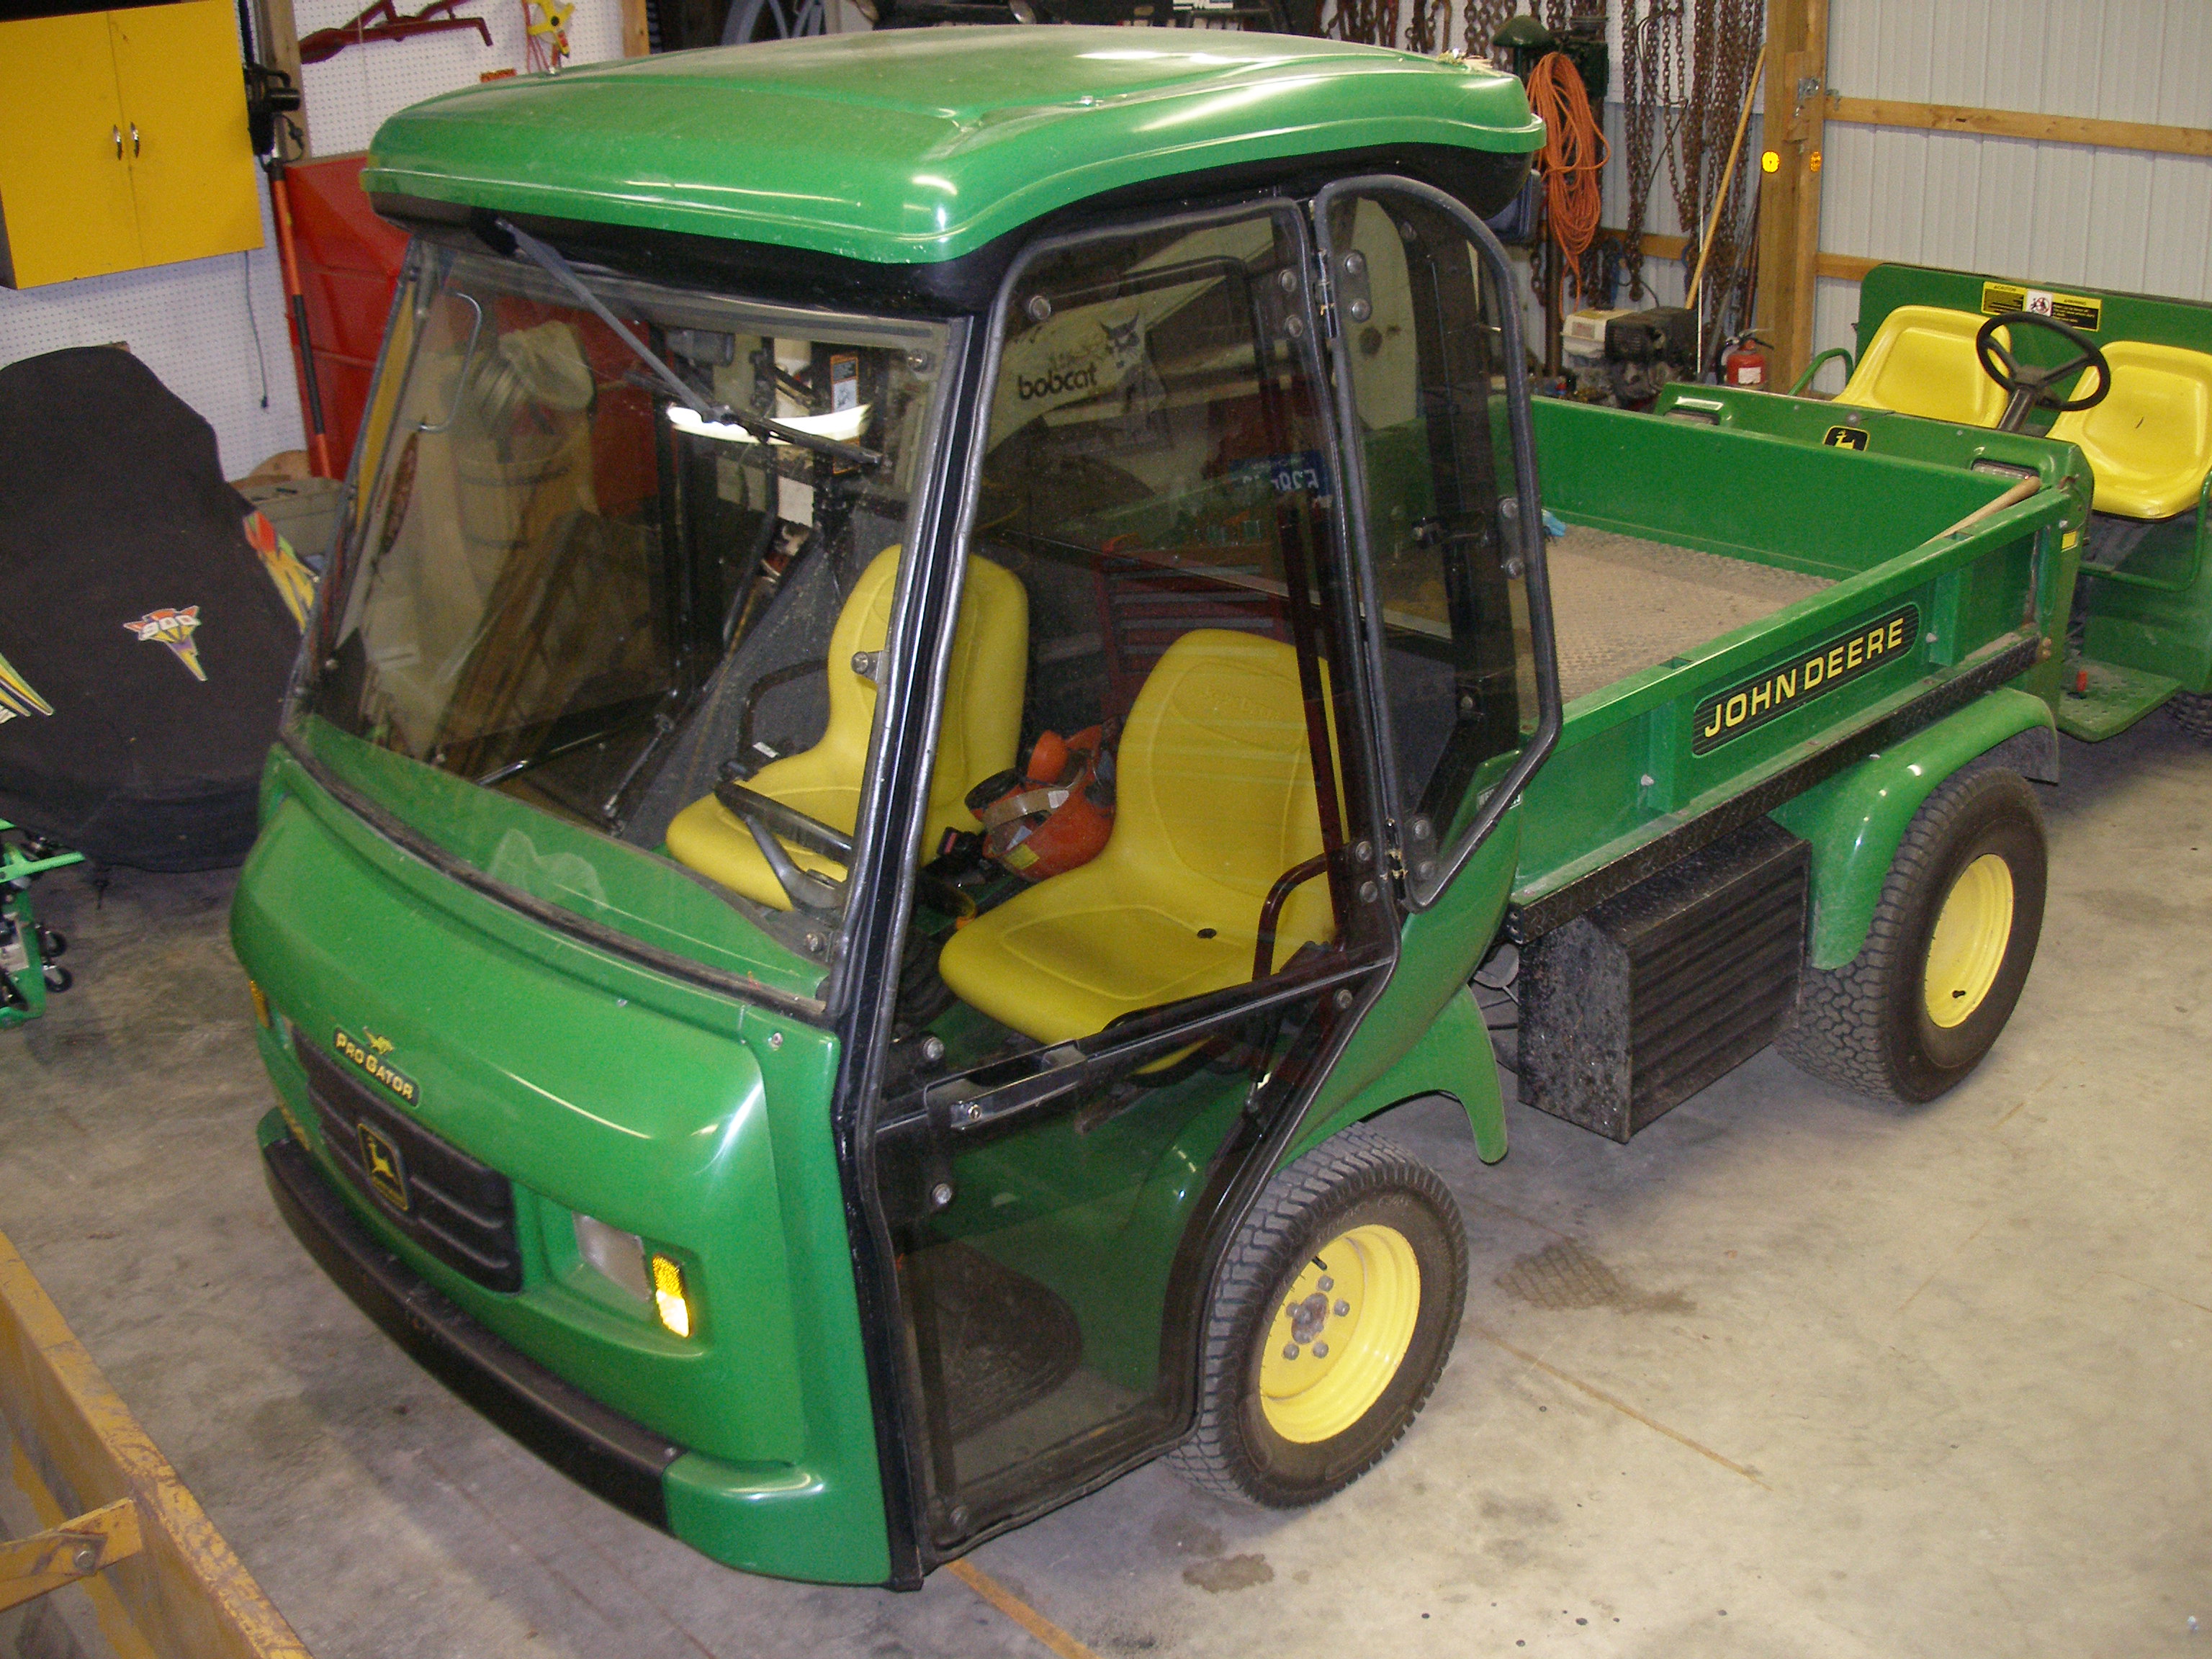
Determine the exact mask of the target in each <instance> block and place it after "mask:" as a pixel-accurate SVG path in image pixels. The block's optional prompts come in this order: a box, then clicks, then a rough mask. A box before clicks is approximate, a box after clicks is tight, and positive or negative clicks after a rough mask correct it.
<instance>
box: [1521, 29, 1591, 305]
mask: <svg viewBox="0 0 2212 1659" xmlns="http://www.w3.org/2000/svg"><path fill="white" fill-rule="evenodd" d="M1528 107H1529V108H1530V109H1531V110H1532V111H1534V112H1535V113H1536V114H1538V115H1540V116H1541V117H1542V118H1543V121H1544V148H1543V149H1542V151H1541V153H1540V154H1539V155H1537V157H1536V170H1537V171H1538V172H1539V173H1542V174H1543V177H1544V203H1545V207H1546V210H1547V211H1546V218H1547V220H1548V222H1549V223H1550V226H1551V237H1552V240H1553V241H1554V242H1556V243H1557V244H1559V252H1560V253H1561V254H1563V255H1564V256H1565V259H1566V264H1567V270H1568V272H1569V273H1570V275H1571V276H1572V277H1573V279H1574V285H1575V298H1576V300H1577V302H1579V301H1580V300H1581V298H1582V287H1583V284H1582V264H1583V254H1584V253H1586V252H1589V245H1590V240H1591V238H1593V237H1595V235H1596V234H1597V222H1598V213H1599V210H1600V205H1601V199H1602V191H1601V182H1602V179H1603V175H1604V171H1605V161H1606V155H1607V146H1606V142H1605V134H1604V132H1603V131H1601V130H1600V129H1599V126H1598V124H1597V121H1596V118H1595V117H1594V116H1592V115H1591V113H1590V106H1589V93H1588V92H1587V91H1586V90H1584V88H1583V77H1582V76H1581V75H1580V74H1579V73H1577V70H1576V69H1575V66H1574V64H1571V63H1570V62H1569V61H1568V59H1567V57H1566V55H1565V53H1564V52H1553V53H1552V54H1551V55H1550V56H1549V57H1548V58H1545V59H1544V60H1543V61H1542V62H1541V63H1540V64H1537V65H1536V67H1535V69H1534V70H1532V71H1531V72H1530V73H1529V76H1528Z"/></svg>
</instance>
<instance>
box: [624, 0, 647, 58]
mask: <svg viewBox="0 0 2212 1659" xmlns="http://www.w3.org/2000/svg"><path fill="white" fill-rule="evenodd" d="M622 19H623V57H625V58H642V57H644V56H645V55H646V53H647V52H651V51H652V50H653V33H652V31H651V30H649V29H648V28H647V27H646V26H645V0H622Z"/></svg>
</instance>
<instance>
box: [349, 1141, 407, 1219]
mask: <svg viewBox="0 0 2212 1659" xmlns="http://www.w3.org/2000/svg"><path fill="white" fill-rule="evenodd" d="M354 1127H355V1131H356V1134H357V1136H358V1137H359V1139H360V1141H361V1167H362V1172H363V1173H364V1174H366V1175H367V1176H368V1184H369V1186H370V1188H372V1189H373V1190H374V1192H375V1194H376V1195H377V1196H378V1197H379V1198H380V1199H382V1200H384V1201H385V1202H386V1203H387V1204H389V1205H390V1206H392V1208H393V1209H395V1210H404V1209H406V1208H408V1207H409V1205H408V1201H407V1160H406V1159H404V1158H402V1157H401V1156H400V1155H399V1148H398V1147H397V1146H393V1145H392V1143H391V1142H390V1141H388V1140H386V1139H385V1138H384V1137H383V1136H382V1135H380V1134H379V1133H377V1132H376V1131H375V1130H374V1129H372V1128H370V1127H368V1124H366V1123H360V1124H356V1125H355V1126H354Z"/></svg>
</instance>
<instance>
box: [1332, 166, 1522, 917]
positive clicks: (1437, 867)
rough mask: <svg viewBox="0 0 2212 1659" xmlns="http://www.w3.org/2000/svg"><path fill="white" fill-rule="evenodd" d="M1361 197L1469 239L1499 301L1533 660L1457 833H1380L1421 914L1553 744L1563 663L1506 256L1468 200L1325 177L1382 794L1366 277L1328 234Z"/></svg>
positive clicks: (1395, 827)
mask: <svg viewBox="0 0 2212 1659" xmlns="http://www.w3.org/2000/svg"><path fill="white" fill-rule="evenodd" d="M1362 196H1368V197H1373V196H1396V197H1404V198H1406V199H1407V200H1410V201H1413V202H1416V203H1419V204H1423V205H1425V206H1426V207H1428V208H1429V209H1431V210H1434V211H1436V212H1438V213H1441V214H1443V216H1445V217H1446V218H1447V219H1449V220H1450V221H1451V222H1453V223H1454V224H1455V226H1456V227H1457V228H1459V229H1460V230H1462V231H1463V232H1464V233H1465V234H1466V235H1467V238H1468V242H1469V243H1470V244H1471V245H1472V246H1474V249H1475V251H1476V253H1477V256H1478V258H1480V260H1481V261H1482V264H1483V267H1484V270H1486V273H1487V275H1488V276H1490V278H1491V280H1492V283H1493V284H1494V291H1495V293H1496V294H1497V295H1498V296H1499V297H1500V299H1501V301H1502V302H1503V303H1501V305H1500V307H1499V313H1498V329H1499V332H1500V335H1501V355H1502V356H1503V357H1504V380H1505V397H1506V418H1507V421H1508V423H1509V426H1510V431H1511V441H1512V457H1513V464H1514V486H1515V487H1514V493H1513V494H1512V495H1510V497H1508V498H1506V499H1505V500H1504V501H1500V503H1499V504H1498V512H1499V518H1500V520H1501V523H1500V530H1501V532H1502V534H1501V536H1500V538H1499V541H1500V544H1501V548H1502V550H1503V551H1504V555H1505V559H1506V562H1505V564H1504V574H1507V575H1508V576H1510V575H1512V574H1515V573H1514V571H1513V567H1512V564H1511V561H1512V560H1513V559H1516V558H1517V559H1518V560H1519V562H1520V567H1521V568H1520V572H1519V574H1520V576H1521V579H1522V580H1523V581H1524V582H1525V584H1526V593H1527V601H1528V631H1529V636H1530V645H1531V647H1532V649H1533V652H1534V670H1535V675H1534V678H1535V689H1536V702H1537V718H1536V724H1535V727H1534V731H1533V732H1529V733H1528V737H1527V740H1526V741H1525V743H1524V744H1522V748H1521V752H1520V755H1519V757H1518V758H1517V759H1516V761H1515V762H1514V763H1513V764H1512V766H1511V768H1510V770H1508V771H1507V772H1506V774H1505V775H1504V777H1503V778H1501V779H1499V780H1498V781H1497V782H1496V783H1495V784H1494V785H1492V787H1489V788H1488V790H1487V791H1486V793H1484V794H1483V795H1482V797H1481V798H1480V802H1479V804H1478V805H1477V806H1476V808H1475V810H1474V813H1473V815H1472V816H1471V817H1465V818H1464V822H1463V823H1462V824H1461V826H1460V827H1459V828H1458V829H1457V830H1456V833H1453V826H1452V825H1450V824H1444V823H1431V822H1429V821H1428V820H1427V819H1426V818H1425V817H1420V816H1419V815H1416V814H1412V813H1392V814H1390V815H1389V818H1388V822H1387V823H1386V824H1385V825H1384V834H1385V836H1387V837H1388V845H1389V848H1390V849H1391V852H1392V854H1393V863H1394V866H1395V869H1396V872H1397V874H1398V885H1399V888H1400V893H1401V899H1402V902H1404V904H1405V906H1406V908H1407V909H1409V910H1415V911H1418V910H1425V909H1427V908H1430V907H1431V905H1433V904H1435V903H1436V902H1437V900H1438V899H1439V898H1441V897H1442V896H1443V892H1444V890H1445V889H1446V888H1448V887H1449V886H1450V884H1451V883H1452V879H1453V878H1454V877H1455V876H1456V875H1458V873H1459V872H1460V871H1461V870H1462V869H1463V868H1464V867H1465V866H1466V865H1467V862H1468V860H1469V859H1470V858H1472V857H1473V856H1474V852H1475V849H1476V848H1479V847H1480V846H1481V844H1482V842H1484V841H1485V840H1486V838H1487V837H1488V836H1489V835H1490V833H1491V831H1492V830H1493V829H1496V828H1497V826H1498V821H1499V819H1501V818H1502V817H1504V814H1505V812H1506V810H1507V809H1508V808H1509V807H1510V806H1511V805H1512V804H1513V803H1514V801H1515V800H1516V799H1517V798H1518V797H1519V795H1520V793H1521V791H1522V788H1524V787H1526V786H1527V784H1528V779H1529V777H1530V776H1531V775H1533V774H1534V771H1535V770H1536V769H1537V768H1538V767H1539V766H1541V765H1542V764H1543V763H1544V761H1545V759H1546V757H1547V756H1548V755H1550V753H1551V751H1552V750H1553V746H1554V745H1555V744H1557V743H1558V742H1559V726H1560V719H1561V716H1560V698H1559V659H1558V654H1557V648H1556V644H1555V641H1554V639H1553V627H1552V602H1551V589H1550V586H1549V582H1548V580H1547V574H1546V568H1545V562H1544V529H1543V507H1542V500H1541V490H1540V489H1539V487H1538V480H1537V472H1536V443H1535V435H1534V428H1533V426H1532V424H1531V420H1530V416H1529V409H1528V396H1529V394H1528V367H1527V356H1526V353H1525V351H1524V349H1523V347H1522V338H1521V315H1520V307H1519V305H1518V302H1517V297H1516V292H1515V287H1514V276H1513V268H1512V265H1511V264H1510V262H1509V261H1508V260H1507V259H1506V257H1505V250H1504V247H1503V246H1501V245H1500V244H1499V242H1498V238H1497V236H1496V235H1495V234H1493V233H1492V230H1491V228H1490V227H1489V226H1488V225H1486V224H1485V223H1484V222H1482V221H1481V220H1480V218H1478V217H1476V216H1475V215H1474V213H1473V212H1472V211H1470V210H1469V209H1468V206H1467V204H1465V203H1463V202H1462V201H1461V200H1459V198H1458V197H1455V196H1450V195H1448V194H1446V193H1445V192H1444V191H1441V190H1438V189H1437V188H1436V187H1435V186H1434V185H1427V184H1423V183H1421V182H1420V181H1419V180H1417V179H1408V178H1404V177H1402V176H1399V175H1395V174H1388V173H1370V174H1364V175H1362V176H1359V177H1356V178H1344V179H1334V180H1332V181H1331V182H1330V183H1329V184H1328V185H1324V186H1323V187H1322V189H1321V190H1320V191H1317V192H1316V194H1315V196H1314V198H1313V202H1312V214H1313V226H1314V235H1315V240H1316V246H1317V252H1318V255H1319V264H1318V267H1317V270H1318V272H1319V278H1318V281H1319V285H1320V287H1321V289H1322V295H1321V298H1322V307H1323V313H1324V324H1325V327H1326V331H1327V338H1328V348H1329V354H1330V362H1331V366H1332V367H1333V368H1334V375H1333V377H1332V378H1333V379H1334V382H1335V395H1336V416H1337V418H1336V428H1337V438H1338V446H1339V453H1340V456H1341V458H1342V460H1341V465H1342V468H1343V477H1344V480H1345V487H1346V489H1345V493H1346V513H1345V514H1344V516H1345V518H1346V520H1347V522H1348V526H1349V530H1350V533H1351V536H1352V546H1353V547H1354V548H1355V549H1356V550H1357V553H1356V556H1354V558H1353V560H1352V564H1353V567H1354V569H1355V572H1356V580H1357V581H1358V584H1359V598H1360V610H1361V612H1362V619H1363V623H1364V626H1363V627H1362V629H1361V635H1362V638H1363V640H1364V644H1365V646H1366V650H1367V659H1368V660H1367V678H1368V681H1369V683H1370V685H1371V687H1372V688H1374V690H1373V692H1372V694H1371V695H1370V696H1369V697H1368V699H1367V702H1368V706H1369V708H1370V709H1371V710H1372V713H1373V719H1374V721H1375V725H1376V736H1377V738H1378V743H1377V749H1378V751H1379V754H1380V757H1381V764H1382V769H1383V799H1385V800H1387V801H1392V802H1396V801H1400V800H1401V799H1404V797H1403V796H1402V795H1401V787H1402V786H1403V784H1404V783H1405V782H1406V780H1404V779H1402V778H1401V777H1400V776H1399V775H1398V772H1399V760H1398V757H1399V755H1400V752H1401V751H1400V749H1399V745H1398V743H1397V741H1396V737H1397V734H1396V733H1395V732H1394V731H1393V729H1392V722H1393V717H1392V713H1391V708H1390V702H1391V700H1390V698H1389V696H1387V695H1384V693H1383V687H1384V684H1385V681H1386V675H1387V665H1386V662H1385V644H1384V626H1383V614H1384V613H1383V601H1382V598H1381V595H1380V593H1379V591H1378V587H1377V582H1376V548H1375V547H1374V545H1373V537H1372V535H1371V533H1370V525H1371V524H1372V523H1373V522H1374V519H1373V516H1372V514H1371V513H1370V507H1371V506H1372V505H1373V495H1374V490H1375V484H1374V482H1373V480H1372V479H1371V478H1370V476H1369V469H1368V465H1367V456H1366V453H1365V449H1364V446H1363V445H1362V444H1361V443H1359V442H1358V441H1355V440H1356V439H1357V437H1358V435H1359V433H1360V431H1361V421H1360V416H1359V413H1358V409H1357V407H1356V404H1355V396H1356V392H1355V386H1354V379H1355V377H1354V365H1353V362H1352V350H1353V349H1354V347H1353V344H1352V342H1353V339H1354V336H1353V334H1352V331H1351V329H1350V328H1348V327H1347V324H1357V323H1359V322H1364V320H1365V319H1364V316H1363V315H1360V314H1358V313H1356V312H1355V311H1354V310H1353V307H1355V306H1356V305H1358V304H1359V303H1361V301H1362V295H1363V293H1364V284H1365V280H1366V278H1365V272H1364V268H1363V266H1362V264H1361V263H1360V262H1359V258H1358V254H1357V253H1356V252H1354V251H1353V250H1352V249H1350V248H1349V247H1346V246H1338V245H1337V243H1336V240H1335V239H1334V235H1333V231H1332V226H1333V219H1332V213H1333V210H1334V209H1335V208H1336V206H1337V205H1338V204H1340V203H1343V202H1346V200H1347V199H1349V198H1354V197H1362ZM1438 344H1441V343H1438ZM1509 509H1510V510H1509ZM1462 706H1464V705H1462ZM1447 835H1449V836H1451V839H1450V840H1449V843H1448V844H1444V845H1441V846H1440V845H1439V844H1438V842H1439V840H1440V839H1441V838H1442V837H1443V836H1447Z"/></svg>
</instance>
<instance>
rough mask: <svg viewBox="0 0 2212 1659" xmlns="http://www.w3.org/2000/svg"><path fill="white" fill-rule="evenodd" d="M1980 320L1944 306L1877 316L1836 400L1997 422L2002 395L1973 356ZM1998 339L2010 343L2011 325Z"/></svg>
mask: <svg viewBox="0 0 2212 1659" xmlns="http://www.w3.org/2000/svg"><path fill="white" fill-rule="evenodd" d="M1982 320H1983V319H1981V318H1980V317H1978V316H1977V315H1976V314H1975V313H1972V312H1971V311H1953V310H1951V309H1950V308H1949V307H1945V306H1899V307H1897V309H1896V310H1894V311H1893V312H1891V313H1889V315H1888V316H1887V317H1885V318H1883V319H1881V327H1880V328H1879V329H1877V330H1875V337H1874V343H1873V344H1871V345H1869V347H1868V348H1867V349H1866V356H1863V357H1862V358H1860V359H1859V366H1858V368H1857V369H1856V370H1855V371H1853V373H1852V374H1851V378H1850V384H1849V385H1847V386H1844V389H1843V390H1842V391H1841V392H1838V393H1837V394H1836V401H1837V402H1838V403H1839V404H1853V405H1855V406H1856V407H1857V408H1860V409H1893V410H1897V411H1898V412H1899V414H1903V415H1917V416H1921V417H1922V418H1923V420H1929V421H1954V422H1958V423H1959V424H1960V425H1961V426H1995V425H1996V423H1997V421H1998V419H1999V418H2000V417H2001V416H2002V415H2003V414H2004V410H2005V394H2004V389H2003V388H2002V387H2001V386H1998V385H1997V383H1996V381H1995V380H1991V379H1990V377H1989V376H1988V375H1987V374H1984V373H1983V372H1982V366H1981V364H1980V362H1978V361H1977V359H1976V358H1975V356H1974V336H1975V334H1976V332H1977V331H1979V329H1980V328H1981V325H1982ZM1997 338H1998V339H1999V340H2000V341H2001V342H2002V343H2004V345H2005V346H2006V347H2007V349H2010V347H2011V344H2012V340H2011V332H2010V331H2009V330H2001V331H1999V332H1998V334H1997Z"/></svg>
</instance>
